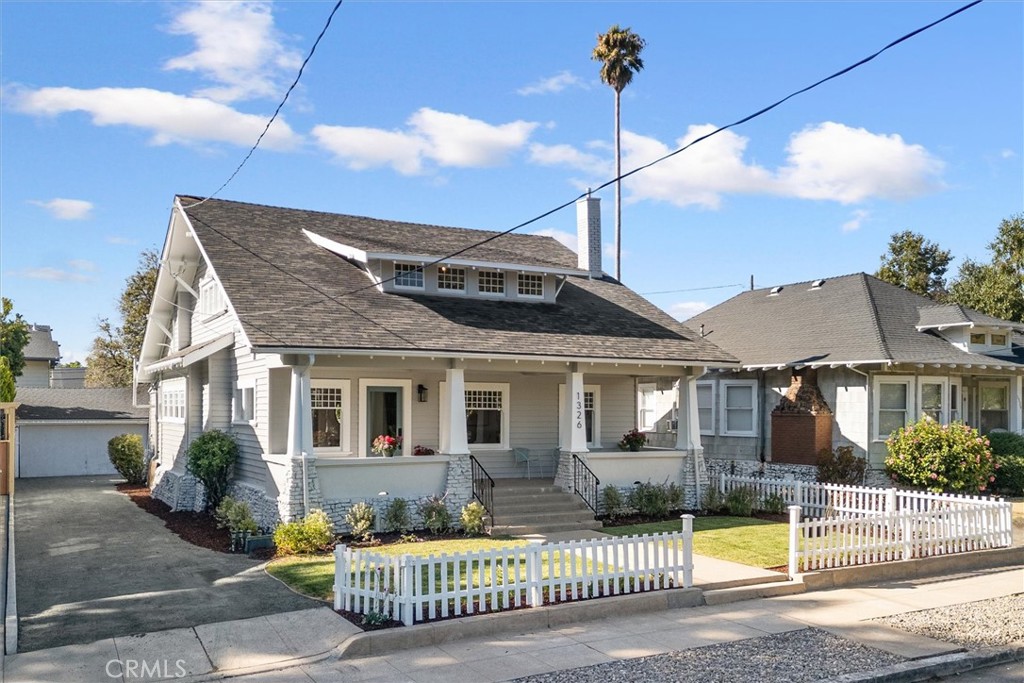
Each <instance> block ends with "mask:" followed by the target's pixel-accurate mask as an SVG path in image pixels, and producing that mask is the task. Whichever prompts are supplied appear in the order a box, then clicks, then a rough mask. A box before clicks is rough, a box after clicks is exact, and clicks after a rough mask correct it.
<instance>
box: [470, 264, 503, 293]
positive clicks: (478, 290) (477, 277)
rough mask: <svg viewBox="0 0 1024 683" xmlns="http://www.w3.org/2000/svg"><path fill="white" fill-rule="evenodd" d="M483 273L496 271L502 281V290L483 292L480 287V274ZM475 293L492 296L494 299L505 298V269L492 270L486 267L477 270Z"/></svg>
mask: <svg viewBox="0 0 1024 683" xmlns="http://www.w3.org/2000/svg"><path fill="white" fill-rule="evenodd" d="M483 273H497V274H498V275H500V276H501V281H502V283H503V287H502V290H501V291H500V292H485V291H483V290H482V289H480V275H481V274H483ZM476 293H477V294H479V295H480V296H485V297H491V298H494V299H504V298H506V297H507V296H508V278H507V277H506V276H505V271H503V270H497V269H494V270H488V269H481V270H478V271H477V275H476Z"/></svg>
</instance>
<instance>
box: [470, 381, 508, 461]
mask: <svg viewBox="0 0 1024 683" xmlns="http://www.w3.org/2000/svg"><path fill="white" fill-rule="evenodd" d="M508 418H509V410H508V385H507V384H475V383H471V382H467V383H466V441H467V442H468V443H469V445H470V446H475V447H484V448H508V424H509V419H508Z"/></svg>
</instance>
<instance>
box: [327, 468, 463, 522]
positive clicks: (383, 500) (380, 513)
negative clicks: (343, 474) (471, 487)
mask: <svg viewBox="0 0 1024 683" xmlns="http://www.w3.org/2000/svg"><path fill="white" fill-rule="evenodd" d="M466 462H467V463H468V462H469V458H468V457H467V458H466ZM431 495H434V494H431V493H425V494H423V495H422V496H419V497H416V498H405V500H406V502H407V503H409V518H410V519H411V520H412V528H413V529H423V528H425V525H424V524H423V517H422V515H420V513H419V510H418V509H417V508H418V504H419V503H420V502H421V501H423V500H424V499H426V498H428V497H429V496H431ZM397 498H404V496H372V497H369V498H345V499H337V500H328V501H326V502H325V503H324V506H323V510H324V512H326V513H327V516H328V517H330V518H331V521H332V522H334V531H335V532H336V533H339V534H346V533H348V532H350V531H351V530H352V529H351V528H350V527H349V525H348V524H347V523H346V522H345V515H347V514H348V511H349V510H351V509H352V506H354V505H355V504H356V503H366V504H367V505H369V506H371V507H372V508H373V510H374V512H375V513H376V514H377V526H376V530H377V531H380V530H382V529H383V522H384V512H385V511H386V510H387V507H388V505H389V504H390V503H391V501H393V500H395V499H397ZM444 502H445V507H447V508H448V512H450V513H451V515H452V526H453V527H454V528H456V529H458V528H460V527H461V526H462V523H461V521H460V514H461V512H462V508H463V507H464V506H465V505H467V504H468V502H469V501H465V502H463V503H462V504H460V505H456V503H455V501H454V500H453V499H452V497H451V496H450V495H446V496H445V499H444Z"/></svg>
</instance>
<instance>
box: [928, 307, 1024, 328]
mask: <svg viewBox="0 0 1024 683" xmlns="http://www.w3.org/2000/svg"><path fill="white" fill-rule="evenodd" d="M975 325H978V326H982V327H999V328H1008V329H1014V330H1024V325H1021V324H1020V323H1011V322H1007V321H1006V320H1000V319H999V318H994V317H992V316H991V315H985V314H984V313H981V312H979V311H975V310H974V309H972V308H965V307H964V306H961V305H960V304H933V305H931V306H921V307H920V308H918V319H917V329H919V330H923V329H940V330H941V329H943V328H947V327H959V326H965V327H974V326H975Z"/></svg>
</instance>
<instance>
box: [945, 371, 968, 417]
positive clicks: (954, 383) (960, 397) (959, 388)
mask: <svg viewBox="0 0 1024 683" xmlns="http://www.w3.org/2000/svg"><path fill="white" fill-rule="evenodd" d="M953 387H956V399H957V404H958V405H956V406H954V405H953ZM946 398H947V399H948V400H947V403H949V405H948V406H947V407H946V411H947V412H946V418H947V419H948V421H949V422H952V421H953V408H954V407H955V408H956V414H957V419H958V420H959V421H960V422H963V421H964V413H966V412H967V411H966V409H965V408H964V398H965V396H964V385H963V380H962V379H961V378H960V377H950V378H949V386H948V387H947V388H946Z"/></svg>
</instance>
